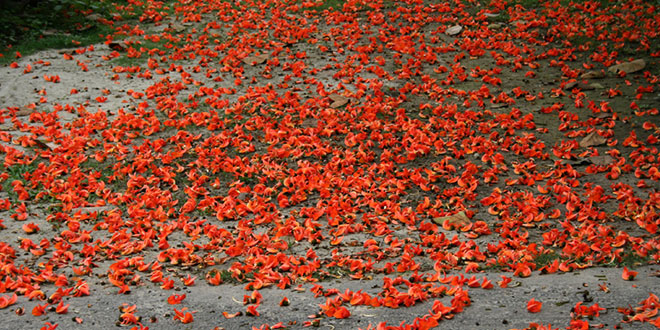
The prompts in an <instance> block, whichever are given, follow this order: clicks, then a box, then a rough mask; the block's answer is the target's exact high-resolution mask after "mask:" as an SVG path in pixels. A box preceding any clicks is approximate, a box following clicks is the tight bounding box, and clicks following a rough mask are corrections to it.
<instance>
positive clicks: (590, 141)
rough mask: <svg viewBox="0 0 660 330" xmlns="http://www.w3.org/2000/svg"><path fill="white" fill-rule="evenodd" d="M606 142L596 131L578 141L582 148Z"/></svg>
mask: <svg viewBox="0 0 660 330" xmlns="http://www.w3.org/2000/svg"><path fill="white" fill-rule="evenodd" d="M605 142H607V139H606V138H604V137H602V136H600V135H599V134H598V133H596V132H595V131H594V132H591V133H589V134H588V135H587V136H585V137H584V139H582V141H580V147H582V148H588V147H593V146H599V145H601V144H605Z"/></svg>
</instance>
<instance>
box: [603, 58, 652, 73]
mask: <svg viewBox="0 0 660 330" xmlns="http://www.w3.org/2000/svg"><path fill="white" fill-rule="evenodd" d="M645 67H646V62H644V60H643V59H638V60H634V61H630V62H626V63H621V64H617V65H612V66H611V67H609V69H607V70H608V71H610V72H613V73H619V72H625V73H633V72H637V71H639V70H642V69H644V68H645Z"/></svg>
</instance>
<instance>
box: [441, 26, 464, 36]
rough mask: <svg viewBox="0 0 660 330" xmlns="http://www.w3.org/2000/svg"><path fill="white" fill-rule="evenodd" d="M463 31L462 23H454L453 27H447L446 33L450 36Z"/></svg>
mask: <svg viewBox="0 0 660 330" xmlns="http://www.w3.org/2000/svg"><path fill="white" fill-rule="evenodd" d="M461 31H463V27H462V26H460V25H454V26H452V27H449V28H447V30H446V31H445V33H446V34H447V35H448V36H455V35H457V34H459V33H461Z"/></svg>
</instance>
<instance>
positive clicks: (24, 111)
mask: <svg viewBox="0 0 660 330" xmlns="http://www.w3.org/2000/svg"><path fill="white" fill-rule="evenodd" d="M33 112H34V109H32V108H30V107H27V106H23V107H20V108H18V110H17V111H16V117H20V116H29V115H31V114H32V113H33Z"/></svg>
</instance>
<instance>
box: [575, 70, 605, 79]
mask: <svg viewBox="0 0 660 330" xmlns="http://www.w3.org/2000/svg"><path fill="white" fill-rule="evenodd" d="M580 78H581V79H600V78H605V72H603V71H602V70H601V71H587V72H585V73H583V74H582V75H581V76H580Z"/></svg>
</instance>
